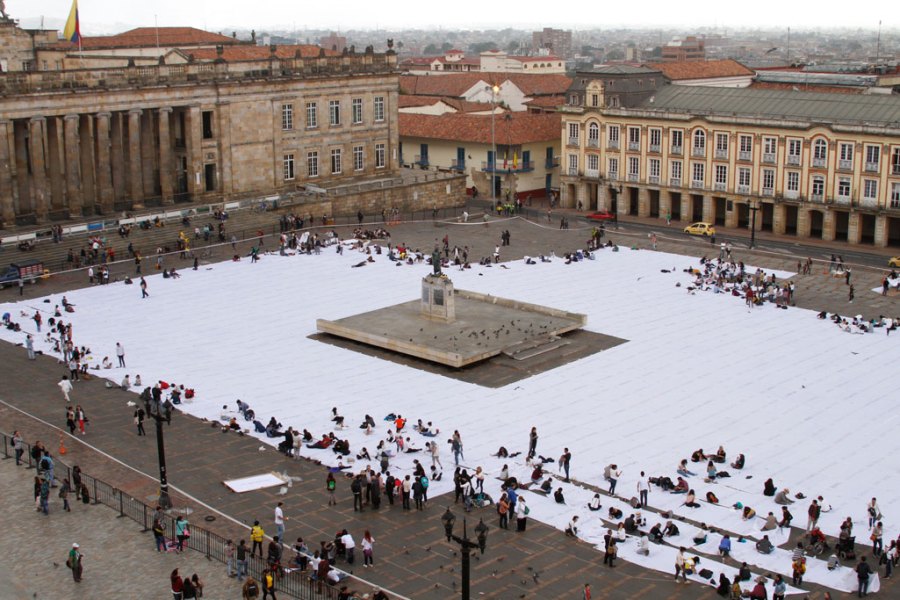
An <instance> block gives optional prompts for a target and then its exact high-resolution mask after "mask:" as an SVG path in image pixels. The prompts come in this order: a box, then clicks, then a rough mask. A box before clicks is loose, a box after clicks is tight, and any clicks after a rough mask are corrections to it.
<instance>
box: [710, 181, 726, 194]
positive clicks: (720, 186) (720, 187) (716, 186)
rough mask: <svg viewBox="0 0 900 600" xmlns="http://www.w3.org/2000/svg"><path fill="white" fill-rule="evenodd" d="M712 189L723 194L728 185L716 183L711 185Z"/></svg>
mask: <svg viewBox="0 0 900 600" xmlns="http://www.w3.org/2000/svg"><path fill="white" fill-rule="evenodd" d="M713 189H714V190H716V191H717V192H724V191H725V190H726V189H728V184H727V183H723V182H721V181H717V182H715V184H713Z"/></svg>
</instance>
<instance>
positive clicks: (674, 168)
mask: <svg viewBox="0 0 900 600" xmlns="http://www.w3.org/2000/svg"><path fill="white" fill-rule="evenodd" d="M669 168H670V169H671V175H670V177H671V179H677V180H678V181H681V174H682V168H681V161H680V160H673V161H672V163H671V165H670V167H669Z"/></svg>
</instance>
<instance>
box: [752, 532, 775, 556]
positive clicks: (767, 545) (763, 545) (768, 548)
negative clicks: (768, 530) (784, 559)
mask: <svg viewBox="0 0 900 600" xmlns="http://www.w3.org/2000/svg"><path fill="white" fill-rule="evenodd" d="M774 549H775V547H774V546H773V545H772V542H771V541H769V536H768V535H764V536H763V539H761V540H759V541H758V542H756V551H757V552H759V553H760V554H771V553H772V551H773V550H774Z"/></svg>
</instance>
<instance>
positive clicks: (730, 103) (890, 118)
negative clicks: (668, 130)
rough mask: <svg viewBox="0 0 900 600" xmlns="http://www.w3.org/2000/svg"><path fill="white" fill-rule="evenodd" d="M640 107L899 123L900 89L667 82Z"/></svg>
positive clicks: (727, 113) (819, 119)
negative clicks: (831, 90)
mask: <svg viewBox="0 0 900 600" xmlns="http://www.w3.org/2000/svg"><path fill="white" fill-rule="evenodd" d="M639 108H642V109H649V110H660V111H668V112H683V113H687V114H714V115H721V116H729V117H731V116H734V117H750V118H752V117H757V118H758V117H763V118H768V119H800V120H804V121H813V122H819V123H846V124H853V125H858V124H861V123H865V124H870V125H894V126H900V95H891V96H864V95H858V96H856V95H855V96H848V95H846V94H816V93H813V92H795V91H791V90H766V89H753V88H717V87H693V86H680V85H667V86H664V87H663V88H661V89H660V90H659V91H658V92H657V93H656V94H654V96H652V97H651V98H648V99H647V100H645V101H644V102H643V103H642V104H641V105H640V106H639Z"/></svg>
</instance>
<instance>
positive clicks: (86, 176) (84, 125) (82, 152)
mask: <svg viewBox="0 0 900 600" xmlns="http://www.w3.org/2000/svg"><path fill="white" fill-rule="evenodd" d="M78 138H79V146H78V154H79V156H80V158H81V165H80V167H81V180H80V182H79V185H80V187H81V200H82V211H81V213H82V214H84V213H85V210H84V209H85V207H86V206H87V205H90V206H91V211H90V212H94V207H95V206H96V205H97V203H98V200H97V186H96V184H95V181H96V175H95V172H96V169H95V168H94V154H95V152H96V144H95V142H94V119H93V117H92V116H91V115H83V116H82V118H81V119H80V120H79V122H78Z"/></svg>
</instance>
